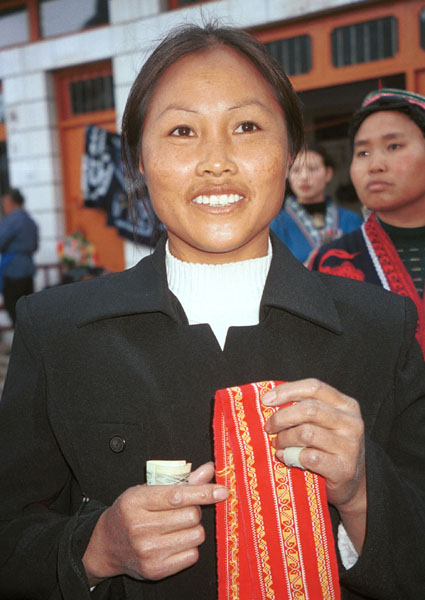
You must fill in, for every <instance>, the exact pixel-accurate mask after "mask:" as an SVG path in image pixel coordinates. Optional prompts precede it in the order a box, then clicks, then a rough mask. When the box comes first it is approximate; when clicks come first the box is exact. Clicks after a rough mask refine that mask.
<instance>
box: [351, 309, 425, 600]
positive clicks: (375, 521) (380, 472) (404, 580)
mask: <svg viewBox="0 0 425 600" xmlns="http://www.w3.org/2000/svg"><path fill="white" fill-rule="evenodd" d="M405 306H406V311H407V318H406V326H405V331H404V334H405V335H404V337H403V341H402V346H401V351H400V354H399V361H398V366H397V370H396V371H395V373H394V381H393V398H388V404H385V403H384V404H383V406H382V408H381V412H380V414H378V415H377V417H376V422H375V426H374V428H373V429H374V432H372V435H371V437H370V438H369V439H367V440H366V470H367V494H368V515H367V533H366V541H365V545H364V548H363V551H362V554H361V556H360V558H359V560H358V561H357V563H356V564H355V565H354V567H352V568H351V569H349V570H347V571H343V572H342V574H341V582H342V584H343V585H344V587H345V588H346V589H348V590H351V591H352V592H353V597H355V598H358V597H362V598H363V597H364V598H371V599H374V600H402V599H403V600H404V599H407V598H421V597H422V596H423V593H424V589H425V552H424V548H425V364H424V360H423V356H422V353H421V350H420V348H419V345H418V343H417V342H416V340H415V328H416V313H415V310H414V307H413V303H411V302H410V300H405ZM388 415H392V416H391V418H389V417H388ZM384 424H388V425H385V426H384ZM383 429H386V431H383Z"/></svg>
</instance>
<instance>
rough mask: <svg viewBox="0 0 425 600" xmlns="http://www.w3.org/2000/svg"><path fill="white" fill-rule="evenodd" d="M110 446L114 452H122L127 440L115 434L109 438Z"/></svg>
mask: <svg viewBox="0 0 425 600" xmlns="http://www.w3.org/2000/svg"><path fill="white" fill-rule="evenodd" d="M109 447H110V449H111V450H112V452H116V453H117V454H118V452H122V451H123V450H124V447H125V440H124V439H123V438H122V437H120V436H119V435H114V437H111V439H110V440H109Z"/></svg>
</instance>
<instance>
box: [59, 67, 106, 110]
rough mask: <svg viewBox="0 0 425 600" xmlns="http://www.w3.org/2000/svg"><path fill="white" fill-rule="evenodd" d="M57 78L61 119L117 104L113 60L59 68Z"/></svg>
mask: <svg viewBox="0 0 425 600" xmlns="http://www.w3.org/2000/svg"><path fill="white" fill-rule="evenodd" d="M55 80H56V93H57V98H58V106H59V118H60V119H61V120H62V119H64V120H67V119H72V118H73V117H76V116H80V115H85V114H89V113H94V112H99V111H104V110H113V109H114V108H115V102H114V82H113V76H112V66H111V63H110V61H102V62H99V63H91V64H90V65H81V66H79V67H72V68H70V69H64V70H63V71H58V72H57V73H56V77H55Z"/></svg>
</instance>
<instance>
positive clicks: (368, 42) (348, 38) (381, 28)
mask: <svg viewBox="0 0 425 600" xmlns="http://www.w3.org/2000/svg"><path fill="white" fill-rule="evenodd" d="M331 40H332V62H333V65H334V66H335V67H345V66H347V65H355V64H358V63H365V62H370V61H373V60H381V59H383V58H390V57H392V56H394V55H395V54H396V52H397V51H398V31H397V19H395V18H394V17H384V18H382V19H374V20H373V21H365V22H364V23H356V24H354V25H348V26H346V27H337V28H336V29H334V30H333V32H332V34H331Z"/></svg>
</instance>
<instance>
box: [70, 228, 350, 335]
mask: <svg viewBox="0 0 425 600" xmlns="http://www.w3.org/2000/svg"><path fill="white" fill-rule="evenodd" d="M271 239H272V245H273V259H272V262H271V266H270V271H269V274H268V277H267V281H266V285H265V288H264V293H263V298H262V301H261V318H264V316H265V314H266V313H267V312H268V310H270V308H277V309H281V310H284V311H287V312H289V313H292V314H294V315H297V316H298V317H301V318H303V319H306V320H308V321H311V322H313V323H316V324H318V325H320V326H322V327H325V328H326V329H329V330H331V331H333V332H335V333H342V327H341V323H340V319H339V315H338V312H337V309H336V307H335V303H334V300H333V297H332V295H331V294H330V293H329V291H328V289H327V287H326V286H325V284H324V283H323V281H322V279H321V278H320V275H319V274H318V273H315V272H311V271H309V270H308V269H306V267H304V266H303V265H302V264H301V263H300V262H299V261H298V260H297V259H296V258H294V256H293V255H292V253H291V252H290V251H289V250H288V249H287V248H286V246H285V245H284V244H282V242H280V240H279V239H278V238H277V237H276V236H275V235H274V234H271ZM165 242H166V237H165V236H163V237H162V239H161V240H160V242H159V244H158V246H157V248H156V250H155V251H154V252H153V253H152V254H151V255H150V256H148V257H146V258H144V259H142V260H141V261H140V262H139V263H138V264H137V265H136V266H135V267H133V268H132V269H128V270H127V271H123V272H122V273H114V274H112V275H109V276H106V277H100V278H98V279H95V280H93V281H92V282H85V283H84V284H82V285H86V290H87V292H89V287H88V286H87V283H91V284H92V285H93V287H96V291H95V290H93V292H95V293H90V292H89V293H88V294H85V295H84V296H85V299H84V306H81V305H80V306H79V317H78V318H77V325H78V326H79V327H82V326H84V325H87V324H89V323H93V322H95V321H100V320H103V319H109V318H113V317H118V316H125V315H132V314H141V313H152V312H156V313H158V312H160V313H164V314H166V315H168V316H169V317H171V318H172V319H173V320H175V321H177V322H182V321H183V322H186V323H187V319H186V316H185V313H184V311H183V309H182V307H181V305H180V303H179V302H178V300H177V298H176V297H175V296H174V295H173V294H172V293H171V292H170V290H169V289H168V285H167V275H166V269H165ZM99 297H101V298H102V302H101V305H100V306H99Z"/></svg>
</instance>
